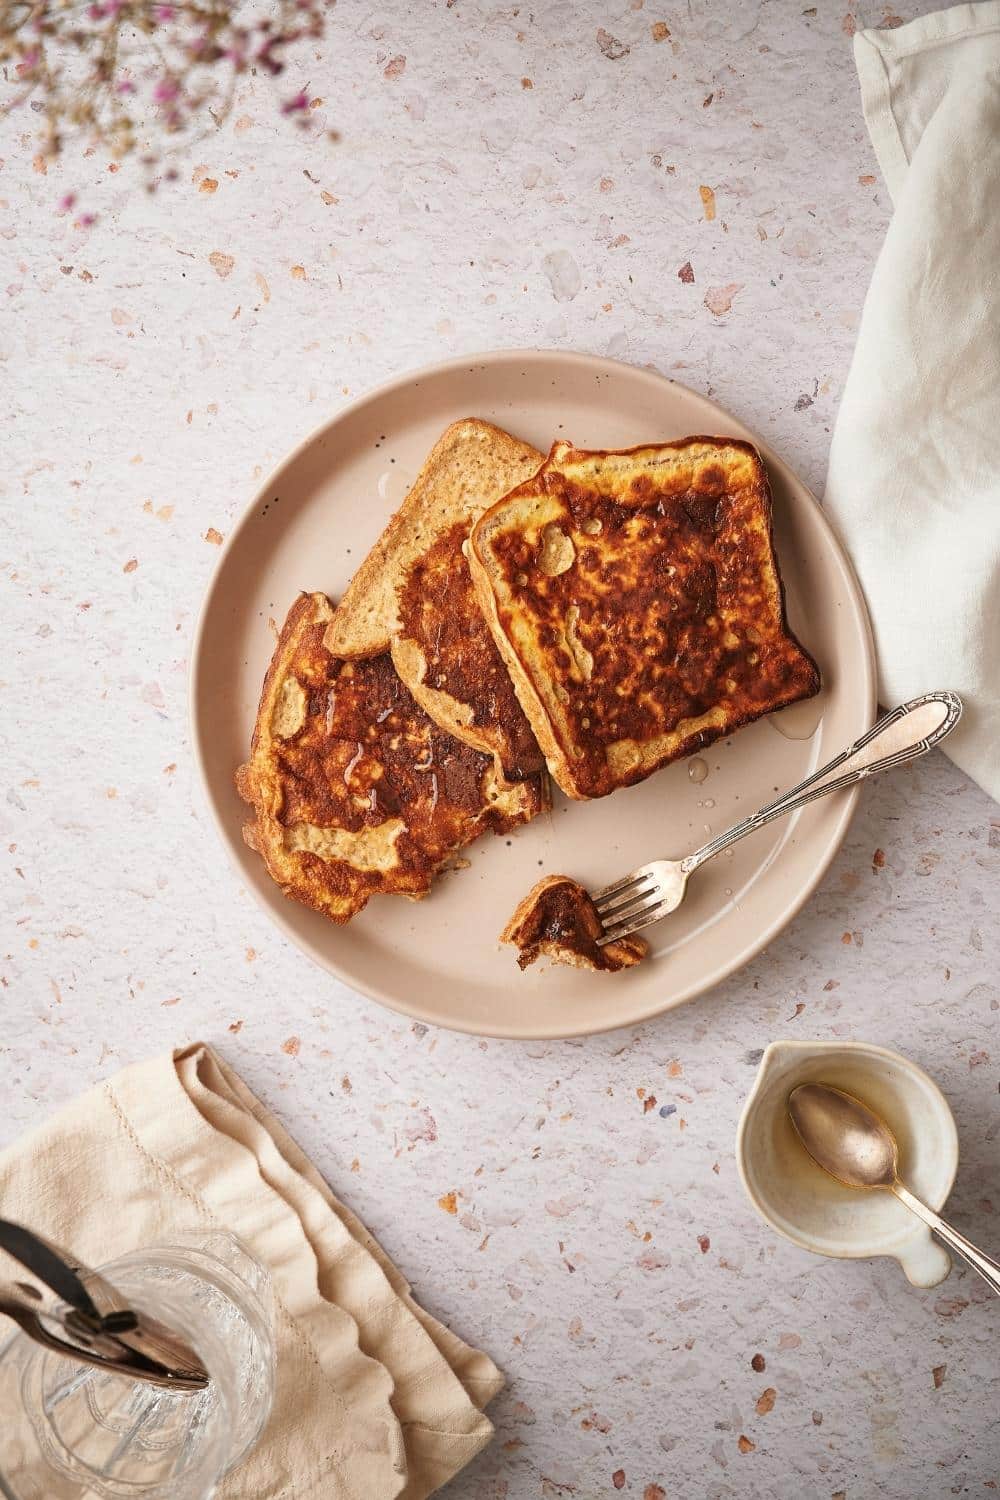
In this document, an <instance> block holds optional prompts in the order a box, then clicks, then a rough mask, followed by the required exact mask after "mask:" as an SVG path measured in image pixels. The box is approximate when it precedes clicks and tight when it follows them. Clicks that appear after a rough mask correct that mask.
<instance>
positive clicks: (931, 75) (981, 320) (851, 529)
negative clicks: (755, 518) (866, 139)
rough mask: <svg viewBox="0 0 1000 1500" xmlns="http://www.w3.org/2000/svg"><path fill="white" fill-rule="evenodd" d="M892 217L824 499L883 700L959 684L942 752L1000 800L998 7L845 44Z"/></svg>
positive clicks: (962, 9)
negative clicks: (851, 576) (859, 603)
mask: <svg viewBox="0 0 1000 1500" xmlns="http://www.w3.org/2000/svg"><path fill="white" fill-rule="evenodd" d="M854 51H855V57H856V59H857V65H858V76H859V79H860V82H861V97H862V104H863V107H864V113H865V120H866V121H867V124H868V130H869V133H870V135H871V138H872V144H873V145H874V147H875V151H876V154H877V156H878V160H879V165H880V166H881V168H882V174H883V176H884V177H885V180H886V183H887V185H888V188H889V192H890V193H891V194H892V201H893V205H894V208H895V214H894V217H893V220H892V223H891V224H890V226H889V232H888V234H887V235H886V238H885V244H884V245H883V246H882V250H881V253H880V255H879V258H878V263H877V265H876V267H875V273H874V275H873V277H872V283H871V288H870V289H869V292H868V297H867V299H866V301H865V307H864V313H863V315H862V318H861V327H860V329H859V331H858V342H857V348H856V349H855V352H854V360H853V362H852V364H851V370H850V374H849V375H848V378H847V384H846V387H845V390H844V398H843V401H842V402H841V406H840V412H839V413H838V416H837V425H836V428H835V430H834V434H833V442H832V446H831V450H830V468H829V473H828V475H827V482H826V504H827V506H828V507H829V509H830V511H831V513H832V514H833V517H834V519H835V520H836V521H837V522H838V523H839V525H840V527H841V530H842V531H843V534H844V537H845V539H846V541H847V544H848V546H849V548H850V551H851V556H852V558H853V560H854V564H855V567H856V568H857V570H858V576H859V578H860V580H861V584H862V587H863V588H864V591H865V594H866V596H867V598H868V604H869V608H870V610H871V616H872V625H873V627H874V631H875V641H876V646H877V648H878V657H879V697H880V698H881V700H882V702H883V703H886V704H890V703H897V702H899V701H900V700H901V699H904V698H910V697H913V696H914V695H915V694H918V693H925V692H928V691H930V690H931V689H932V688H953V689H955V690H956V691H957V692H959V693H961V695H962V698H963V700H964V702H965V714H964V716H963V719H962V722H961V724H960V725H959V727H958V728H957V729H956V730H955V732H954V734H952V735H950V736H949V738H948V739H947V740H946V741H945V743H944V745H943V747H942V748H943V749H944V752H945V754H946V755H950V756H951V758H952V760H954V761H955V762H956V763H957V764H958V765H959V766H961V768H962V770H963V771H965V772H967V773H968V775H970V776H972V777H974V778H975V780H976V781H978V782H979V784H980V786H982V787H984V788H985V790H986V791H987V792H989V793H990V794H991V795H992V796H993V797H996V798H1000V457H998V448H997V435H998V431H1000V209H998V199H1000V3H997V0H980V3H979V4H974V5H956V6H953V7H952V8H951V9H950V10H943V11H937V12H935V13H934V14H932V15H927V16H921V17H920V18H919V19H918V20H916V21H910V22H909V23H908V24H907V25H905V26H900V27H898V28H897V29H895V30H891V31H862V32H859V33H858V35H857V36H856V37H855V38H854Z"/></svg>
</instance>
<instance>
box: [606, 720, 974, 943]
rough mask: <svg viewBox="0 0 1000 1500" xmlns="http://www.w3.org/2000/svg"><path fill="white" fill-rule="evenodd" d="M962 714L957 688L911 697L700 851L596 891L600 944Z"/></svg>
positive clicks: (671, 906)
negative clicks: (703, 872) (756, 838)
mask: <svg viewBox="0 0 1000 1500" xmlns="http://www.w3.org/2000/svg"><path fill="white" fill-rule="evenodd" d="M961 716H962V700H961V699H960V698H959V696H958V694H957V693H925V694H924V696H923V697H922V698H911V699H910V701H909V702H908V703H901V704H900V706H899V707H898V708H894V709H893V710H892V712H891V713H887V714H886V715H885V716H884V717H883V718H881V719H879V720H878V721H877V722H876V723H875V724H873V725H872V727H871V729H869V731H868V733H867V734H863V735H862V736H861V738H860V739H859V740H855V742H854V744H853V745H849V746H848V747H847V749H846V750H842V751H841V752H840V754H839V755H835V756H834V758H833V760H831V761H829V762H828V763H827V764H826V765H825V766H823V767H822V768H821V769H820V770H819V771H814V772H813V774H812V775H811V776H807V777H806V779H805V781H802V782H800V783H799V785H798V786H794V787H792V789H791V791H788V792H784V793H783V794H782V795H781V796H780V797H776V798H775V800H774V801H773V802H769V803H768V804H767V806H766V807H762V808H761V809H760V811H759V812H755V813H752V814H751V816H750V817H749V818H744V819H743V820H742V822H740V823H736V824H734V826H733V827H732V828H729V829H727V830H726V832H725V833H720V834H719V835H718V836H717V837H716V838H714V839H710V840H709V842H708V843H707V844H705V845H703V847H702V848H701V849H696V850H695V852H694V853H693V854H688V855H685V857H684V858H683V859H654V860H652V861H651V862H650V863H649V864H648V865H640V866H639V868H638V870H633V871H632V874H631V875H626V876H625V877H624V879H623V880H616V881H615V882H614V883H613V884H612V885H606V886H605V887H604V889H603V890H601V891H596V892H595V893H594V897H593V899H594V905H595V906H596V907H597V913H598V916H599V917H600V919H601V923H602V926H603V927H604V936H603V937H600V938H598V942H599V943H600V944H601V945H602V946H603V945H604V944H605V943H613V942H615V941H616V940H617V939H619V938H624V937H628V936H629V935H630V934H631V933H633V932H638V931H639V930H640V928H642V927H648V926H649V925H650V923H652V922H658V921H659V920H660V918H661V917H666V916H668V915H669V914H670V912H672V911H676V909H677V907H678V906H680V904H681V902H682V901H683V899H684V892H685V889H686V888H687V882H688V876H689V875H691V874H692V873H693V871H695V870H697V869H698V868H699V867H700V866H701V865H703V864H706V863H707V861H708V860H710V859H712V858H713V857H714V856H715V855H716V854H721V853H722V851H723V849H730V848H732V846H733V844H737V843H739V841H740V839H743V838H746V836H747V834H748V833H756V832H757V830H758V828H763V827H765V826H766V824H768V823H772V822H773V821H774V819H775V818H783V817H784V816H785V814H786V813H791V812H795V811H796V809H797V808H800V807H805V806H806V804H807V803H809V802H815V801H816V799H817V798H818V797H827V796H829V795H830V793H831V792H839V791H843V789H844V788H845V787H849V786H853V785H854V784H855V782H857V781H864V780H865V778H866V777H868V776H874V775H876V774H877V772H879V771H887V770H889V768H890V767H891V766H904V765H906V763H907V761H911V760H916V758H917V756H918V755H924V754H925V753H926V752H927V751H928V750H930V749H931V748H932V747H933V746H934V745H936V744H938V743H939V742H940V741H941V740H943V739H944V737H945V735H946V734H950V733H951V731H952V730H953V729H954V727H955V725H956V724H957V723H958V721H959V719H960V718H961Z"/></svg>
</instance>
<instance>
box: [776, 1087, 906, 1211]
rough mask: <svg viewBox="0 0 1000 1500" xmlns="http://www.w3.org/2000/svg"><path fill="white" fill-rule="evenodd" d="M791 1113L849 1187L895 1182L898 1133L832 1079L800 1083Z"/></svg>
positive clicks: (808, 1143) (819, 1157)
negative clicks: (836, 1087)
mask: <svg viewBox="0 0 1000 1500" xmlns="http://www.w3.org/2000/svg"><path fill="white" fill-rule="evenodd" d="M788 1113H789V1115H790V1116H791V1119H792V1124H793V1125H794V1126H795V1130H796V1133H797V1135H798V1137H799V1140H800V1141H801V1142H802V1144H803V1146H804V1147H805V1148H806V1150H807V1151H808V1152H809V1155H810V1156H811V1157H812V1159H813V1161H814V1162H815V1163H816V1165H817V1166H819V1167H822V1168H823V1170H824V1172H829V1174H830V1176H831V1177H835V1178H836V1179H837V1181H838V1182H842V1183H843V1184H844V1186H845V1187H852V1188H889V1189H891V1188H892V1186H893V1183H894V1182H895V1181H896V1177H897V1175H898V1162H899V1152H898V1149H897V1147H896V1137H895V1136H894V1135H893V1133H892V1131H891V1130H890V1129H889V1127H888V1125H886V1123H885V1121H884V1120H882V1119H880V1118H879V1116H878V1115H877V1114H876V1113H875V1111H874V1110H873V1109H869V1108H868V1106H867V1104H862V1102H861V1100H860V1099H855V1097H854V1095H853V1094H846V1093H845V1092H844V1090H843V1089H835V1088H832V1087H831V1086H830V1085H829V1084H827V1083H800V1084H799V1086H798V1088H795V1089H793V1090H792V1092H791V1093H790V1094H789V1096H788Z"/></svg>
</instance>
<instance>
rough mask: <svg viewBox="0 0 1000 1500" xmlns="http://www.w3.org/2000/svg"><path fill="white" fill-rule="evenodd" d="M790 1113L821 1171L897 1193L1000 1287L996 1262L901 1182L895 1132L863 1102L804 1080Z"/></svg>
mask: <svg viewBox="0 0 1000 1500" xmlns="http://www.w3.org/2000/svg"><path fill="white" fill-rule="evenodd" d="M788 1113H789V1116H790V1117H791V1121H792V1124H793V1125H794V1126H795V1131H796V1134H797V1135H798V1137H799V1140H800V1141H801V1142H802V1144H803V1146H804V1147H805V1149H806V1151H807V1152H808V1153H809V1155H810V1156H811V1157H812V1159H813V1161H814V1162H815V1163H816V1165H817V1166H819V1167H822V1168H823V1170H824V1172H829V1174H830V1176H831V1177H835V1178H836V1179H837V1181H838V1182H842V1183H843V1184H844V1185H845V1187H852V1188H884V1189H885V1190H886V1191H888V1192H890V1193H893V1194H895V1196H896V1197H897V1198H898V1199H899V1201H900V1203H905V1205H906V1207H907V1208H908V1209H910V1211H911V1212H912V1213H915V1214H916V1216H917V1218H918V1219H923V1221H924V1223H925V1224H927V1225H928V1226H929V1227H930V1228H931V1229H933V1230H934V1233H935V1234H936V1235H938V1236H939V1238H941V1239H942V1240H944V1242H945V1244H946V1245H948V1246H949V1247H950V1248H951V1249H952V1250H955V1251H957V1252H958V1254H959V1255H961V1256H962V1258H963V1259H964V1260H967V1261H968V1263H969V1265H970V1266H971V1267H972V1268H973V1270H974V1271H978V1272H979V1274H980V1276H981V1277H982V1278H983V1280H984V1281H988V1282H989V1284H990V1286H991V1287H992V1288H993V1290H994V1291H995V1292H1000V1264H998V1263H997V1262H996V1261H995V1260H991V1259H990V1257H989V1256H988V1255H984V1254H983V1252H982V1251H981V1250H977V1249H976V1247H975V1245H972V1244H970V1243H969V1241H968V1240H967V1239H966V1238H965V1236H964V1235H961V1234H959V1233H958V1230H957V1229H952V1227H951V1225H950V1224H947V1223H945V1221H944V1219H942V1218H941V1215H940V1214H937V1213H935V1212H934V1210H933V1209H932V1208H928V1207H927V1204H926V1203H921V1201H920V1199H919V1198H917V1197H915V1196H914V1194H913V1193H911V1192H910V1190H909V1188H908V1187H906V1186H905V1184H904V1183H902V1182H900V1180H899V1153H898V1150H897V1147H896V1138H895V1136H894V1135H893V1133H892V1131H891V1130H890V1129H889V1127H888V1125H886V1123H885V1121H884V1120H881V1119H880V1118H879V1116H878V1115H877V1114H876V1113H875V1111H874V1110H872V1109H869V1108H868V1105H867V1104H862V1102H861V1100H860V1099H855V1097H854V1095H853V1094H845V1093H844V1091H843V1089H835V1088H832V1087H831V1086H830V1084H828V1083H802V1084H799V1086H798V1088H796V1089H793V1090H792V1092H791V1093H790V1094H789V1096H788Z"/></svg>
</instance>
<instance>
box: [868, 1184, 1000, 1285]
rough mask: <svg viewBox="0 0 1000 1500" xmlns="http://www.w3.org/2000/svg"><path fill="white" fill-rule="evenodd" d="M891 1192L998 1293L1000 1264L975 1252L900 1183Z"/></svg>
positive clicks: (963, 1239) (962, 1236)
mask: <svg viewBox="0 0 1000 1500" xmlns="http://www.w3.org/2000/svg"><path fill="white" fill-rule="evenodd" d="M892 1191H893V1192H894V1193H895V1195H896V1197H897V1198H898V1199H899V1201H900V1203H905V1204H906V1207H907V1208H908V1209H911V1210H912V1212H913V1213H915V1214H916V1215H917V1218H918V1219H923V1221H924V1223H925V1224H927V1225H929V1227H930V1228H931V1229H933V1231H934V1233H935V1234H936V1235H937V1236H938V1238H939V1239H942V1240H944V1242H945V1244H946V1245H947V1246H948V1247H949V1248H950V1249H952V1250H956V1251H957V1252H958V1254H959V1255H960V1256H961V1257H962V1259H963V1260H967V1261H968V1263H969V1265H970V1266H971V1267H972V1269H973V1270H974V1271H978V1272H979V1274H980V1276H981V1277H982V1278H983V1280H984V1281H988V1282H989V1284H990V1286H991V1287H992V1288H993V1290H994V1291H995V1292H998V1293H1000V1264H998V1263H997V1262H996V1261H995V1260H992V1259H991V1258H990V1257H989V1256H988V1255H984V1254H983V1252H982V1251H981V1250H977V1249H976V1247H975V1245H973V1244H971V1243H970V1242H969V1240H967V1239H966V1238H965V1236H964V1235H962V1234H959V1232H958V1230H957V1229H952V1227H951V1225H950V1224H947V1223H946V1222H945V1221H944V1219H942V1217H941V1215H940V1214H937V1213H935V1212H934V1210H933V1208H928V1207H927V1204H926V1203H921V1201H920V1199H919V1198H915V1197H914V1196H913V1194H912V1193H911V1192H910V1190H909V1188H907V1187H904V1186H903V1184H902V1183H901V1182H897V1183H896V1184H895V1185H894V1187H893V1189H892Z"/></svg>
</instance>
